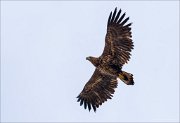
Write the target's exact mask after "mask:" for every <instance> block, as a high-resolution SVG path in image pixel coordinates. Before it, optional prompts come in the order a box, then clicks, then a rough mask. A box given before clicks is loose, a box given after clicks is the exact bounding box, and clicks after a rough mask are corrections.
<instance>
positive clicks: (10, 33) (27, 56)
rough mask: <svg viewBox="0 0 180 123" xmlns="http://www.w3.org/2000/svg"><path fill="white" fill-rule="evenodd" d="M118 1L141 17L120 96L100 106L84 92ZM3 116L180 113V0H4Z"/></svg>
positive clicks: (171, 118) (58, 118) (149, 118)
mask: <svg viewBox="0 0 180 123" xmlns="http://www.w3.org/2000/svg"><path fill="white" fill-rule="evenodd" d="M115 7H118V9H120V8H121V9H122V11H123V12H126V16H127V17H128V16H129V17H130V20H129V22H133V25H132V36H133V42H134V45H135V47H134V50H133V51H132V57H131V59H130V61H129V62H128V64H125V66H124V67H123V70H124V71H127V72H130V73H132V74H133V75H134V81H135V85H134V86H127V85H125V84H124V83H123V82H121V81H120V80H119V84H118V88H116V92H115V94H114V97H113V99H112V100H108V101H107V102H105V103H104V104H103V105H102V106H100V108H98V109H97V112H96V113H94V112H92V111H91V112H89V111H88V110H84V108H83V107H81V106H79V103H78V102H77V98H76V96H77V95H78V94H79V93H80V92H81V90H82V89H83V87H84V85H85V83H86V82H87V81H88V80H89V78H90V77H91V75H92V74H93V71H94V69H95V68H94V66H93V65H92V64H91V63H90V62H88V61H86V60H85V58H86V56H90V55H91V56H99V55H101V53H102V51H103V48H104V38H105V34H106V26H107V25H106V24H107V19H108V16H109V13H110V11H112V10H114V8H115ZM1 121H3V122H5V121H6V122H10V121H13V122H15V121H16V122H20V121H21V122H25V121H29V122H33V121H34V122H35V121H36V122H40V121H41V122H45V121H46V122H52V121H53V122H65V121H69V122H75V121H78V122H80V121H81V122H84V121H91V122H95V121H96V122H98V121H102V122H103V121H111V122H113V121H114V122H115V121H119V122H140V121H141V122H153V121H156V122H158V121H161V122H165V121H167V122H175V121H176V122H177V121H179V2H178V1H162V2H160V1H159V2H156V1H147V2H145V1H126V2H125V1H121V2H118V1H114V2H110V1H103V2H101V1H98V2H96V1H88V2H83V1H75V2H72V1H67V2H65V1H63V2H58V1H29V2H28V1H26V2H22V1H15V2H13V1H9V2H6V1H2V2H1Z"/></svg>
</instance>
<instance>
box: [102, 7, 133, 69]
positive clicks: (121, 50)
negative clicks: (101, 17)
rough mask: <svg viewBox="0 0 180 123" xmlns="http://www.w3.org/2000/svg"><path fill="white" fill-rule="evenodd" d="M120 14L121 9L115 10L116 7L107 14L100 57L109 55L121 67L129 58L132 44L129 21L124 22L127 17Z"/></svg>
mask: <svg viewBox="0 0 180 123" xmlns="http://www.w3.org/2000/svg"><path fill="white" fill-rule="evenodd" d="M120 15H121V9H120V10H119V11H118V12H117V8H115V10H114V12H113V13H112V12H111V13H110V15H109V18H108V23H107V34H106V38H105V47H104V51H103V53H102V55H101V57H102V58H103V57H106V56H108V55H109V56H111V57H113V59H114V62H115V63H116V64H117V65H118V66H120V67H121V66H122V65H123V64H125V63H127V62H128V60H129V59H130V55H131V54H130V52H131V50H132V49H133V46H134V45H133V42H132V39H131V37H132V35H131V28H130V26H131V23H128V24H126V23H127V21H128V20H129V17H127V18H125V15H126V13H124V14H122V15H121V16H120ZM124 18H125V19H124Z"/></svg>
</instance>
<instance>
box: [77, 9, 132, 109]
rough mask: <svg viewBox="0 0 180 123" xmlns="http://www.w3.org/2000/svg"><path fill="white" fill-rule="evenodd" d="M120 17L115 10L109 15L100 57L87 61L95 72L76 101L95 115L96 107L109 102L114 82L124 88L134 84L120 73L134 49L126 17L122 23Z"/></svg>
mask: <svg viewBox="0 0 180 123" xmlns="http://www.w3.org/2000/svg"><path fill="white" fill-rule="evenodd" d="M120 14H121V10H119V11H118V13H117V8H116V9H115V10H114V12H113V13H112V12H111V13H110V16H109V19H108V24H107V34H106V38H105V47H104V51H103V53H102V55H101V56H99V57H92V56H90V57H87V58H86V59H87V60H89V61H90V62H91V63H92V64H93V65H94V66H95V67H96V69H95V72H94V74H93V75H92V77H91V78H90V80H89V81H88V82H87V83H86V85H85V86H84V89H83V90H82V92H81V93H80V94H79V96H78V97H77V98H78V102H79V101H80V105H82V104H84V108H85V109H86V108H87V107H88V109H89V110H91V107H92V108H93V109H94V111H96V108H98V107H99V105H101V104H102V103H103V102H105V101H106V100H107V99H111V97H112V94H113V93H114V89H115V88H116V87H117V78H119V79H121V80H122V81H123V82H124V83H126V84H127V85H133V84H134V81H133V75H132V74H130V73H127V72H125V71H122V66H123V65H124V64H125V63H127V61H128V60H129V59H130V52H131V50H132V49H133V46H134V45H133V42H132V39H131V37H132V36H131V28H130V26H131V23H129V24H127V25H125V23H126V22H127V21H128V20H129V17H128V18H126V19H124V17H125V13H124V14H123V15H122V16H120ZM123 19H124V20H123Z"/></svg>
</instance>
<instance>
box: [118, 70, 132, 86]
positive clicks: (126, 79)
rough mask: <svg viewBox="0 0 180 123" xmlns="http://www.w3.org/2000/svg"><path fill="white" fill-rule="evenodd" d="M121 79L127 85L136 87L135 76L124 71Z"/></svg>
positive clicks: (120, 75)
mask: <svg viewBox="0 0 180 123" xmlns="http://www.w3.org/2000/svg"><path fill="white" fill-rule="evenodd" d="M119 78H120V79H121V80H122V81H123V82H124V83H125V84H127V85H134V80H133V74H131V73H127V72H125V71H122V72H121V73H120V74H119Z"/></svg>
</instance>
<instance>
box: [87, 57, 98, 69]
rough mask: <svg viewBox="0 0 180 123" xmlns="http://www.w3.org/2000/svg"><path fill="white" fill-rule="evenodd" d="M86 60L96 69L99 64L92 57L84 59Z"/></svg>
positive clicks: (96, 59)
mask: <svg viewBox="0 0 180 123" xmlns="http://www.w3.org/2000/svg"><path fill="white" fill-rule="evenodd" d="M86 60H88V61H90V62H91V63H92V64H93V65H94V66H96V67H97V66H98V64H99V59H98V58H95V57H92V56H89V57H86Z"/></svg>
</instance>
